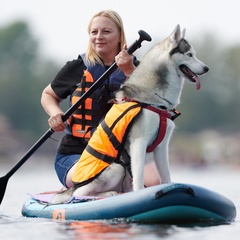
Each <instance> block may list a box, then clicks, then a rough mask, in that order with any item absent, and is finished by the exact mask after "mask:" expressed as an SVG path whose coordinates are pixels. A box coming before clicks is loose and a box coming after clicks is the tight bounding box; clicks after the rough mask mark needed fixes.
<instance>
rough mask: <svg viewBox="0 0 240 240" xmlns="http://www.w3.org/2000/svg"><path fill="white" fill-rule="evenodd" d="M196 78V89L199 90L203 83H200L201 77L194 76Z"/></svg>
mask: <svg viewBox="0 0 240 240" xmlns="http://www.w3.org/2000/svg"><path fill="white" fill-rule="evenodd" d="M194 80H195V82H196V89H197V90H199V89H200V88H201V83H200V79H199V77H198V76H194Z"/></svg>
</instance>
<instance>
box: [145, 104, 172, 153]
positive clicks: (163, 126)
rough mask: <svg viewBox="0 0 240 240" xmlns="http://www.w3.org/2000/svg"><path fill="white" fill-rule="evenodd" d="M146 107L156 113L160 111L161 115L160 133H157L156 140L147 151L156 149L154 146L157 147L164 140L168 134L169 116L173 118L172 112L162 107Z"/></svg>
mask: <svg viewBox="0 0 240 240" xmlns="http://www.w3.org/2000/svg"><path fill="white" fill-rule="evenodd" d="M146 108H147V109H149V110H151V111H153V112H155V113H158V114H159V117H160V126H159V131H158V135H157V137H156V139H155V140H154V142H153V143H152V144H151V145H150V146H148V148H147V152H152V151H153V150H154V148H155V147H157V145H158V144H160V143H161V142H162V140H163V138H164V136H165V134H166V129H167V118H169V119H171V114H170V113H169V112H168V111H166V110H161V109H158V108H155V107H153V106H147V107H146Z"/></svg>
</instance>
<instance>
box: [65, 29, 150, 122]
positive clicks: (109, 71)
mask: <svg viewBox="0 0 240 240" xmlns="http://www.w3.org/2000/svg"><path fill="white" fill-rule="evenodd" d="M138 34H139V39H138V40H136V41H135V42H134V43H133V44H132V45H131V46H130V47H129V48H128V49H127V52H128V53H129V54H132V53H134V52H135V51H136V50H137V49H138V48H140V47H141V46H142V45H141V44H142V42H143V41H149V42H150V41H151V40H152V38H151V37H150V35H149V34H148V33H146V32H145V31H143V30H139V31H138ZM116 69H117V64H116V62H114V63H113V64H112V65H111V66H110V67H109V68H108V69H107V71H106V72H104V73H103V74H102V76H101V77H100V78H99V79H98V80H96V81H95V82H94V83H93V85H92V86H91V87H90V88H89V89H88V91H86V92H85V93H83V95H82V96H81V97H80V98H79V99H78V101H77V102H76V103H75V104H74V105H72V106H71V107H70V108H69V109H68V110H67V111H66V112H65V113H64V115H63V116H62V120H63V122H65V121H66V120H67V119H68V118H69V117H70V116H71V115H72V114H73V113H74V112H75V111H76V110H77V109H78V107H79V106H80V105H81V104H83V102H84V101H85V100H86V99H87V98H89V97H90V96H91V94H93V93H94V92H95V91H96V90H97V89H98V88H99V87H100V86H101V85H102V84H103V83H104V81H105V80H106V79H107V78H108V77H109V76H110V75H111V74H112V73H113V72H114V71H115V70H116Z"/></svg>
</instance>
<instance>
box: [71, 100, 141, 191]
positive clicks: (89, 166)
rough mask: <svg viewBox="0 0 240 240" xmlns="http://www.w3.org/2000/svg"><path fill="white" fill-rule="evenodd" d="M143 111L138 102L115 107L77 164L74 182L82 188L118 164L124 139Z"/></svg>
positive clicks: (91, 139)
mask: <svg viewBox="0 0 240 240" xmlns="http://www.w3.org/2000/svg"><path fill="white" fill-rule="evenodd" d="M141 109H142V104H141V103H136V102H125V103H121V104H114V105H113V106H112V108H111V109H110V111H109V112H108V113H107V115H106V116H105V119H104V120H103V121H102V122H101V123H100V124H99V126H98V127H97V129H96V131H95V132H94V134H93V136H92V137H91V138H90V140H89V142H88V145H87V147H86V149H85V150H84V151H83V153H82V155H81V157H80V159H79V161H78V163H77V166H76V169H75V171H74V173H73V176H72V181H73V182H74V183H76V184H77V185H78V186H81V185H85V184H87V183H88V182H90V181H92V180H93V178H95V177H96V176H97V175H99V174H100V173H101V172H102V171H103V170H104V169H105V168H106V167H108V166H109V165H110V164H111V163H113V162H117V160H118V158H119V155H120V152H121V149H122V148H123V141H124V136H125V134H126V133H127V132H128V130H129V129H130V126H131V123H132V120H133V119H134V118H135V117H136V116H137V115H138V114H139V113H140V111H141ZM120 120H121V121H120ZM119 163H120V162H119Z"/></svg>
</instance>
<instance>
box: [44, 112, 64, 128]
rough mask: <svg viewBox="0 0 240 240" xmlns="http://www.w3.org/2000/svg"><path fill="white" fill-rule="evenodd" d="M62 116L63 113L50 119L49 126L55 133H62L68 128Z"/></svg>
mask: <svg viewBox="0 0 240 240" xmlns="http://www.w3.org/2000/svg"><path fill="white" fill-rule="evenodd" d="M62 115H63V113H62V112H61V113H57V114H55V115H53V116H51V117H50V118H49V119H48V124H49V126H50V128H51V129H52V130H54V131H55V132H62V131H64V129H65V127H66V124H65V123H64V122H63V121H62Z"/></svg>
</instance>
